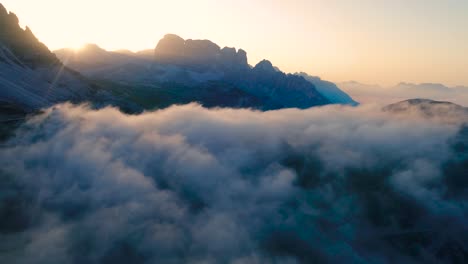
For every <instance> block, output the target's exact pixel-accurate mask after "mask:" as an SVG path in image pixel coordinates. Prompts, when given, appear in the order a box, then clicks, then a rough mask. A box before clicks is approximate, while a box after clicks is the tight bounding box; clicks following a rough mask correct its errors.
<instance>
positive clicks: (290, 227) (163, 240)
mask: <svg viewBox="0 0 468 264" xmlns="http://www.w3.org/2000/svg"><path fill="white" fill-rule="evenodd" d="M464 120H466V116H464V117H459V118H458V117H454V118H450V119H447V118H428V117H425V116H422V115H419V114H418V113H417V112H406V113H404V114H395V113H391V112H385V111H382V110H381V109H379V108H375V107H372V106H360V107H345V106H326V107H320V108H311V109H308V110H298V109H286V110H278V111H269V112H259V111H253V110H249V109H237V110H236V109H206V108H203V107H202V106H200V105H197V104H189V105H183V106H172V107H169V108H167V109H164V110H158V111H154V112H146V113H143V114H140V115H126V114H123V113H121V112H120V111H118V110H117V109H115V108H105V109H101V110H92V109H90V108H89V107H88V106H86V105H81V106H73V105H70V104H63V105H57V106H54V107H52V108H50V109H47V110H46V111H45V112H44V113H42V114H40V115H37V116H34V117H31V118H30V119H29V120H28V121H27V122H26V124H24V125H23V126H22V127H20V128H19V129H18V130H17V131H16V134H15V136H14V137H12V138H11V139H9V140H8V141H7V142H3V143H2V145H1V147H0V263H411V262H425V263H435V262H449V263H450V262H451V263H456V261H461V262H462V261H464V260H467V259H468V241H467V240H468V217H467V216H468V215H467V213H468V207H467V205H468V203H467V201H468V200H467V198H468V192H467V188H468V175H467V172H468V170H467V168H468V128H467V126H466V124H465V123H464ZM461 262H460V263H461Z"/></svg>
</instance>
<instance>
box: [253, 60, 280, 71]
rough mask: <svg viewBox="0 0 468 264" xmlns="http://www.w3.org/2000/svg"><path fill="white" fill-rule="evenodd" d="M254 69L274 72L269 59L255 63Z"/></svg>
mask: <svg viewBox="0 0 468 264" xmlns="http://www.w3.org/2000/svg"><path fill="white" fill-rule="evenodd" d="M254 70H257V71H262V72H272V73H273V72H276V69H275V67H274V66H273V64H272V63H271V62H270V61H269V60H262V61H260V62H259V63H257V65H255V67H254Z"/></svg>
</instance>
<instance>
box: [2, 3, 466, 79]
mask: <svg viewBox="0 0 468 264" xmlns="http://www.w3.org/2000/svg"><path fill="white" fill-rule="evenodd" d="M2 2H3V3H4V5H5V7H6V8H7V9H8V10H9V11H10V12H13V13H16V14H17V15H18V17H19V18H20V24H21V25H22V26H26V25H27V26H29V27H30V28H31V29H32V31H33V32H34V33H35V35H36V36H37V37H38V38H39V40H41V41H42V42H43V43H44V44H46V45H47V46H48V47H49V48H50V49H51V50H56V49H59V48H66V47H75V48H76V47H79V46H81V45H83V44H85V43H95V44H97V45H99V46H101V47H103V48H104V49H106V50H118V49H128V50H132V51H137V50H144V49H150V48H154V47H155V45H156V44H157V42H158V40H159V39H160V38H162V37H163V36H164V35H165V34H167V33H174V34H177V35H180V36H182V37H183V38H186V39H189V38H190V39H209V40H211V41H213V42H215V43H217V44H218V45H220V46H228V47H236V48H242V49H244V50H246V51H247V52H248V55H249V63H250V64H256V63H257V62H258V61H260V60H262V59H269V60H271V61H272V62H273V64H275V65H276V66H278V67H279V68H280V69H282V70H284V71H286V72H300V71H304V72H307V73H310V74H312V75H316V76H320V77H321V78H323V79H326V80H331V81H334V82H345V81H350V80H354V81H358V82H361V83H369V84H379V85H383V86H389V85H394V84H397V83H400V82H411V83H442V84H445V85H447V86H468V34H466V29H465V28H464V27H463V25H466V24H468V17H467V16H465V14H466V11H467V10H468V2H462V1H456V0H451V1H443V2H441V1H419V0H417V1H411V2H410V3H408V2H407V1H392V2H391V3H389V2H388V1H385V2H383V1H364V2H361V3H360V4H359V5H356V4H354V3H353V2H352V1H345V0H341V1H327V2H323V1H304V0H295V1H289V2H288V3H284V2H282V1H268V2H266V1H244V0H241V1H236V2H228V1H212V0H203V1H197V2H196V3H193V2H189V1H171V2H161V1H143V0H141V1H132V3H131V4H130V3H129V2H128V1H112V2H110V1H99V2H95V1H94V2H93V1H88V0H86V1H80V2H77V1H63V0H61V1H57V0H45V1H40V2H38V1H28V0H14V1H12V0H4V1H2ZM38 10H40V11H38ZM136 14H138V15H136ZM104 17H105V19H103V18H104ZM187 21H190V23H187ZM136 29H137V30H136Z"/></svg>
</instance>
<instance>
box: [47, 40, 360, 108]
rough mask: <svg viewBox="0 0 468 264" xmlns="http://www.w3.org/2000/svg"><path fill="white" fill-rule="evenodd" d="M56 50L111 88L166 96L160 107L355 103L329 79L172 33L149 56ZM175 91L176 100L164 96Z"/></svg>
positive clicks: (88, 48)
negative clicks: (287, 70) (288, 70)
mask: <svg viewBox="0 0 468 264" xmlns="http://www.w3.org/2000/svg"><path fill="white" fill-rule="evenodd" d="M55 54H56V55H57V57H58V58H59V59H60V60H61V61H63V62H64V63H65V64H66V65H67V66H68V67H70V68H73V69H75V70H77V71H79V72H81V73H83V74H84V75H85V76H87V77H88V78H90V79H93V80H95V81H98V82H100V83H101V84H102V83H105V84H106V85H107V86H109V85H110V86H112V87H113V88H112V89H111V90H113V91H116V90H118V93H120V94H129V96H130V97H133V98H135V97H140V98H141V96H140V95H141V94H146V95H147V96H145V97H144V98H153V99H154V98H156V99H157V98H165V102H166V104H164V103H163V104H164V106H167V105H169V104H172V103H185V102H190V101H194V100H195V101H198V102H200V103H202V104H203V105H205V106H229V107H252V108H257V109H262V110H270V109H279V108H289V107H297V108H308V107H311V106H318V105H325V104H329V103H340V104H349V105H356V104H357V103H356V102H355V101H353V100H352V99H351V98H350V97H349V96H348V97H346V96H343V94H344V93H343V92H342V91H340V90H339V89H338V88H337V87H336V86H334V85H333V84H332V83H329V82H324V81H321V80H320V79H318V78H315V79H313V81H310V80H306V79H305V78H304V76H302V75H299V74H286V73H283V72H281V71H280V70H279V69H278V68H277V67H274V66H273V64H272V63H271V62H270V61H268V60H263V61H261V62H259V63H258V64H257V65H255V66H251V65H249V64H248V58H247V53H246V52H245V51H244V50H242V49H239V50H236V49H235V48H229V47H224V48H220V47H219V46H218V45H217V44H215V43H213V42H211V41H209V40H191V39H188V40H184V39H183V38H181V37H179V36H177V35H173V34H168V35H166V36H164V38H163V39H161V40H160V41H159V43H158V44H157V46H156V48H155V49H154V51H153V53H152V54H151V52H150V51H149V50H146V51H141V52H137V53H133V52H129V51H117V52H112V51H106V50H104V49H102V48H100V47H98V46H97V45H95V44H89V45H86V46H85V47H84V48H82V49H80V50H71V49H61V50H57V51H55ZM333 86H334V87H333ZM122 89H123V90H122ZM319 89H320V91H319ZM326 91H328V92H326ZM174 92H176V94H177V97H178V98H176V99H175V98H172V97H173V96H172V95H170V94H168V93H171V94H173V93H174ZM135 93H137V94H138V95H135ZM336 94H339V95H336ZM156 101H160V100H155V101H154V103H152V102H149V101H147V100H144V102H140V103H142V104H143V105H144V106H145V107H147V108H152V107H155V103H156ZM160 103H161V102H159V103H158V106H160Z"/></svg>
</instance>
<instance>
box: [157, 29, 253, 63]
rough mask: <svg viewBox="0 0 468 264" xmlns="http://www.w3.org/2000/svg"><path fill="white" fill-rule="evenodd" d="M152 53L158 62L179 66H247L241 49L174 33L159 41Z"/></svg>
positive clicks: (245, 56) (245, 55)
mask: <svg viewBox="0 0 468 264" xmlns="http://www.w3.org/2000/svg"><path fill="white" fill-rule="evenodd" d="M154 55H155V58H156V60H157V61H158V62H161V63H167V64H175V65H179V66H197V67H200V66H205V67H206V66H208V67H214V66H219V65H222V66H224V67H226V66H228V67H248V64H247V53H246V52H245V51H243V50H239V51H236V49H235V48H228V47H225V48H223V49H221V48H220V47H219V46H218V45H217V44H216V43H214V42H212V41H210V40H193V39H188V40H184V39H183V38H181V37H179V36H177V35H174V34H167V35H165V36H164V38H162V39H161V40H160V41H159V43H158V45H157V46H156V48H155V51H154Z"/></svg>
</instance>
